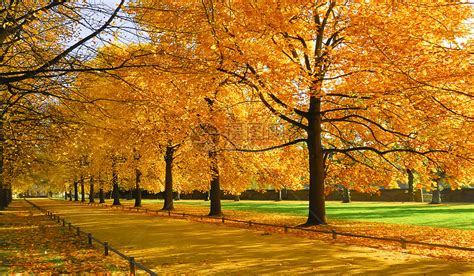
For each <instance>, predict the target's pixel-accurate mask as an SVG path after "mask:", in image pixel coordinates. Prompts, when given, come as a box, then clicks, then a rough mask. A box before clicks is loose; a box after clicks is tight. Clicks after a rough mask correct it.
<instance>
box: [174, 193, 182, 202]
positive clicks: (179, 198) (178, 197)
mask: <svg viewBox="0 0 474 276" xmlns="http://www.w3.org/2000/svg"><path fill="white" fill-rule="evenodd" d="M175 200H181V192H180V191H177V192H176V199H175Z"/></svg>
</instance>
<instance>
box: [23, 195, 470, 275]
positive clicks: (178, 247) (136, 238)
mask: <svg viewBox="0 0 474 276" xmlns="http://www.w3.org/2000/svg"><path fill="white" fill-rule="evenodd" d="M32 201H33V202H34V203H36V204H38V205H39V206H42V207H44V208H46V209H48V210H50V211H53V212H55V213H57V214H59V215H60V216H61V217H63V218H66V220H67V221H70V222H72V223H73V224H74V225H76V226H79V227H80V228H81V229H83V230H84V231H86V232H91V233H92V234H93V236H95V237H97V238H99V239H100V240H102V241H107V242H109V244H110V245H112V246H114V247H116V248H117V249H119V250H120V251H122V252H124V253H125V254H127V255H129V256H134V257H135V258H136V260H137V261H139V262H141V263H143V264H145V265H146V266H148V267H149V268H151V269H153V270H154V271H156V272H158V273H159V274H162V273H165V274H187V275H195V274H226V275H227V274H240V275H255V274H272V275H273V274H288V273H296V274H336V275H348V274H351V275H352V274H356V275H357V274H363V275H383V274H389V275H474V265H473V264H468V263H455V262H449V261H447V260H440V259H434V258H428V257H423V256H416V255H409V254H404V253H400V252H390V251H385V250H377V249H372V248H365V247H357V246H351V245H344V244H330V243H325V242H322V241H316V240H309V239H305V238H299V237H294V236H289V235H284V234H267V233H264V232H262V231H258V230H255V229H241V228H233V227H227V226H221V225H214V224H206V223H199V222H193V221H187V220H181V219H170V218H166V217H160V216H146V215H143V214H142V215H138V214H136V213H131V212H122V211H113V210H110V209H105V208H98V207H88V206H85V205H77V204H71V203H69V202H67V201H60V200H49V199H35V200H32Z"/></svg>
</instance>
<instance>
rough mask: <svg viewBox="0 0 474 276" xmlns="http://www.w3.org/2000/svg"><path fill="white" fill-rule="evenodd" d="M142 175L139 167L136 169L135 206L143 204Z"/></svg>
mask: <svg viewBox="0 0 474 276" xmlns="http://www.w3.org/2000/svg"><path fill="white" fill-rule="evenodd" d="M141 176H142V172H141V171H140V170H139V169H135V207H141V206H142V191H141V188H140V181H141Z"/></svg>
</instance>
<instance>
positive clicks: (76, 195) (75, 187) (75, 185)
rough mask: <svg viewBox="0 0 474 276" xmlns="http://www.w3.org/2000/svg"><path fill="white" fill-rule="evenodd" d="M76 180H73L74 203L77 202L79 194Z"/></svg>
mask: <svg viewBox="0 0 474 276" xmlns="http://www.w3.org/2000/svg"><path fill="white" fill-rule="evenodd" d="M77 184H78V183H77V180H74V201H79V194H78V190H77Z"/></svg>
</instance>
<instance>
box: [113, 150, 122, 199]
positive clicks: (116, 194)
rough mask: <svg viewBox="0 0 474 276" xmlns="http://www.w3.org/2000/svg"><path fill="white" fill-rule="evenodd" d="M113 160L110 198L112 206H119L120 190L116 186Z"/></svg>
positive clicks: (116, 175)
mask: <svg viewBox="0 0 474 276" xmlns="http://www.w3.org/2000/svg"><path fill="white" fill-rule="evenodd" d="M115 162H116V161H115V159H114V160H112V186H113V189H112V197H113V198H114V203H112V205H121V204H120V188H119V185H118V173H117V168H116V165H115Z"/></svg>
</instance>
